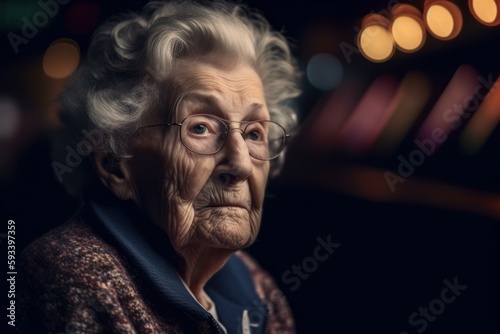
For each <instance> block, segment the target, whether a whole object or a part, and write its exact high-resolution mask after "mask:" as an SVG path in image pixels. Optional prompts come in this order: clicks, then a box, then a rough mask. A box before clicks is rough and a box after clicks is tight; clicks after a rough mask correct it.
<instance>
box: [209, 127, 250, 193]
mask: <svg viewBox="0 0 500 334" xmlns="http://www.w3.org/2000/svg"><path fill="white" fill-rule="evenodd" d="M244 135H245V134H244V132H243V130H242V129H239V128H232V129H229V131H228V134H227V138H226V140H225V142H224V145H223V146H222V148H221V150H220V151H219V152H218V153H217V155H218V161H219V163H218V165H217V167H216V168H215V171H214V174H215V176H216V178H217V180H218V181H219V182H222V183H223V184H224V185H230V184H234V183H238V182H241V181H244V180H246V179H247V178H248V177H249V176H250V175H251V174H252V169H253V164H252V157H251V156H250V154H249V152H248V146H247V144H246V142H245V138H244V137H243V136H244Z"/></svg>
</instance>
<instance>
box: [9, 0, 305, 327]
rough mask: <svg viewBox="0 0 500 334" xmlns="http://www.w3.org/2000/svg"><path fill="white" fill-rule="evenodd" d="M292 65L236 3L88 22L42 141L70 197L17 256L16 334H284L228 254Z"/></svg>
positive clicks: (271, 158)
mask: <svg viewBox="0 0 500 334" xmlns="http://www.w3.org/2000/svg"><path fill="white" fill-rule="evenodd" d="M297 73H298V72H297V68H296V64H295V62H294V60H293V58H292V57H291V54H290V50H289V47H288V45H287V42H286V40H285V39H284V37H283V36H282V35H281V34H280V33H278V32H276V31H273V30H272V29H271V28H270V26H269V24H268V23H267V22H266V20H265V19H264V18H262V16H260V15H258V14H257V13H255V12H253V11H251V10H249V9H247V8H246V7H244V6H241V5H238V6H236V5H231V4H229V3H224V2H216V3H212V4H205V5H200V4H194V3H190V2H172V3H159V2H154V3H150V4H148V5H146V7H145V8H144V10H143V11H142V12H141V13H138V14H127V15H123V16H120V17H118V18H114V19H113V20H111V21H109V22H107V23H106V24H105V25H103V26H102V27H101V28H100V29H99V30H98V31H97V32H96V33H95V35H94V37H93V41H92V44H91V47H90V49H89V53H88V57H87V59H86V62H85V63H84V64H83V65H82V66H81V67H80V68H79V70H78V71H77V72H76V73H75V75H74V76H73V78H72V79H71V81H70V82H69V83H68V85H67V87H66V89H65V91H64V92H63V94H62V97H61V114H60V115H61V120H62V123H63V124H64V127H63V128H62V130H61V131H60V132H59V133H58V136H57V137H56V138H57V141H56V142H57V143H59V144H61V143H62V145H60V146H61V147H64V149H63V150H62V155H61V156H58V155H57V150H56V153H55V160H54V163H53V166H54V169H55V173H56V176H57V177H58V178H59V179H60V180H62V181H63V182H64V184H65V185H66V187H67V188H68V190H70V192H71V193H73V194H77V195H79V197H80V198H81V199H82V205H81V207H80V209H79V210H78V212H77V213H76V214H75V215H74V216H73V217H72V218H71V219H70V220H69V221H68V222H66V223H65V224H63V225H61V226H60V227H58V228H56V229H55V230H52V231H50V232H49V233H48V234H46V235H44V236H43V237H41V238H40V239H38V240H37V241H35V242H34V243H33V244H31V245H30V247H28V248H27V249H26V251H25V252H24V254H23V257H22V275H21V276H20V277H22V282H21V283H19V286H20V288H21V289H22V291H21V297H20V298H19V299H20V301H19V302H20V303H21V306H19V311H18V312H21V314H20V315H19V319H18V327H19V328H20V330H21V332H24V333H37V332H44V333H47V332H52V333H61V332H62V333H278V332H279V333H292V332H294V322H293V318H292V315H291V312H290V309H289V307H288V305H287V302H286V300H285V299H284V296H283V294H282V293H281V292H280V291H279V290H278V288H277V286H276V285H275V283H274V281H273V279H272V278H271V277H270V276H269V275H268V274H267V273H266V272H265V271H263V270H262V269H261V268H260V267H259V266H258V264H257V263H256V262H255V261H254V260H253V259H252V258H251V257H250V256H249V255H247V254H245V253H244V252H243V251H242V250H241V249H244V248H245V247H247V246H249V245H251V244H252V243H253V242H254V241H255V239H256V237H257V233H258V231H259V225H260V223H261V215H262V208H263V200H264V193H265V188H266V183H267V180H268V178H269V177H270V175H273V174H276V173H277V171H278V170H279V168H280V165H281V164H282V162H283V150H284V148H285V144H286V141H287V138H288V137H289V132H290V131H291V130H292V129H293V127H294V125H295V116H294V115H295V114H294V111H293V110H292V109H291V108H290V106H289V105H290V104H289V103H288V102H289V101H290V99H292V98H295V97H296V96H298V94H299V89H298V74H297ZM70 153H71V154H70ZM76 153H78V154H76ZM65 158H66V159H65ZM64 162H66V163H64ZM70 162H71V165H69V164H70Z"/></svg>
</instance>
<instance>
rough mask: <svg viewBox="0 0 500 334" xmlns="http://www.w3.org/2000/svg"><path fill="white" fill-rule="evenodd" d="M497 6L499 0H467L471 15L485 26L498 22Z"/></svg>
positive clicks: (499, 19) (499, 17)
mask: <svg viewBox="0 0 500 334" xmlns="http://www.w3.org/2000/svg"><path fill="white" fill-rule="evenodd" d="M499 7H500V0H469V9H470V11H471V13H472V15H473V16H474V17H475V18H476V20H478V21H479V22H481V23H482V24H484V25H487V26H496V25H498V24H500V15H498V14H499V13H498V8H499Z"/></svg>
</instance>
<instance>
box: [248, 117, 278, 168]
mask: <svg viewBox="0 0 500 334" xmlns="http://www.w3.org/2000/svg"><path fill="white" fill-rule="evenodd" d="M245 140H246V142H247V146H248V151H249V153H250V155H251V156H252V157H254V158H256V159H260V160H271V159H274V158H276V157H277V156H278V155H279V154H280V153H281V151H283V148H284V147H285V140H286V133H285V130H284V129H283V128H282V127H281V126H280V125H278V124H277V123H274V122H271V121H260V122H254V123H250V124H249V125H248V126H247V127H246V128H245Z"/></svg>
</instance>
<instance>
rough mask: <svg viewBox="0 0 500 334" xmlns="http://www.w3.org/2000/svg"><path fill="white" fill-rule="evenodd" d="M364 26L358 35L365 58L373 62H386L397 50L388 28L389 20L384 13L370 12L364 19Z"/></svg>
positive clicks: (359, 44)
mask: <svg viewBox="0 0 500 334" xmlns="http://www.w3.org/2000/svg"><path fill="white" fill-rule="evenodd" d="M362 26H363V28H362V29H361V31H360V32H359V35H358V46H359V49H360V51H361V53H362V54H363V56H365V58H367V59H369V60H371V61H373V62H384V61H386V60H388V59H389V58H391V57H392V55H393V54H394V51H395V47H394V39H393V38H392V35H391V33H390V32H389V31H388V30H387V28H388V26H389V20H388V19H387V18H385V17H383V16H382V15H378V14H370V15H367V16H366V17H365V18H364V19H363V23H362Z"/></svg>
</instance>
